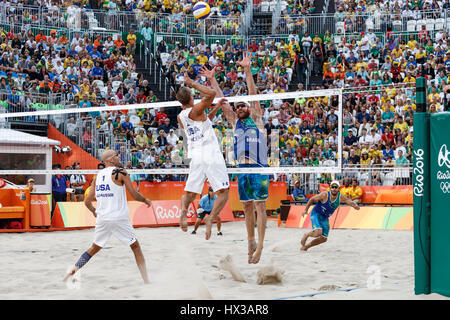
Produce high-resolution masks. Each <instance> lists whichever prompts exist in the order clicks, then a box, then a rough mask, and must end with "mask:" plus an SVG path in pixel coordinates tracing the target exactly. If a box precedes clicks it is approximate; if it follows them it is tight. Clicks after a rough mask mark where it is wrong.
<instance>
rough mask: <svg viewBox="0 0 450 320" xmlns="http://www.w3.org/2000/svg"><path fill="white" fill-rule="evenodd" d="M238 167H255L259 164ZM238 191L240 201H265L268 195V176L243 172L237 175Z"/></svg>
mask: <svg viewBox="0 0 450 320" xmlns="http://www.w3.org/2000/svg"><path fill="white" fill-rule="evenodd" d="M239 167H240V168H241V167H252V168H254V167H257V168H260V167H261V166H259V165H252V164H248V165H243V164H241V165H239ZM238 192H239V200H240V201H251V200H254V201H266V200H267V198H268V197H269V176H268V175H266V174H259V173H243V174H239V175H238Z"/></svg>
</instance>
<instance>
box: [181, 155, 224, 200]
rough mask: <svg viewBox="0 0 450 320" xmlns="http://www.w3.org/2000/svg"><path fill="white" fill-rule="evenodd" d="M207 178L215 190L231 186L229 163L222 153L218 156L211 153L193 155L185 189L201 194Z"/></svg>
mask: <svg viewBox="0 0 450 320" xmlns="http://www.w3.org/2000/svg"><path fill="white" fill-rule="evenodd" d="M206 179H208V181H209V183H210V184H211V187H212V189H213V191H214V192H216V191H218V190H221V189H228V188H229V186H230V181H229V179H228V173H227V165H226V164H225V160H224V159H223V156H222V154H220V153H219V154H217V155H216V156H214V155H213V154H211V155H210V157H207V156H206V157H203V156H201V157H193V158H192V160H191V163H190V166H189V176H188V179H187V181H186V187H185V188H184V190H185V191H188V192H194V193H198V194H201V193H202V191H203V184H204V183H205V180H206Z"/></svg>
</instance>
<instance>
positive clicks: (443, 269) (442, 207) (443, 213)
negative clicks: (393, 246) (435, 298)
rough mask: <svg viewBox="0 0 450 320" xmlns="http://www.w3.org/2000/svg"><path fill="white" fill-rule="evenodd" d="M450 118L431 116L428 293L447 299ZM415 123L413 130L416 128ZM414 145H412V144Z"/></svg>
mask: <svg viewBox="0 0 450 320" xmlns="http://www.w3.org/2000/svg"><path fill="white" fill-rule="evenodd" d="M449 125H450V114H449V113H436V114H432V115H431V116H430V132H431V134H430V177H431V181H430V185H431V188H430V193H431V204H432V205H431V220H430V226H431V244H432V245H431V257H430V260H431V268H430V269H431V277H430V282H431V292H436V293H439V294H442V295H445V296H450V272H449V270H450V251H449V249H448V247H449V243H450V232H449V231H448V230H449V226H450V214H449V212H450V209H449V208H450V136H449V129H448V128H449ZM416 126H417V125H416V123H415V122H414V128H416ZM414 142H415V141H414Z"/></svg>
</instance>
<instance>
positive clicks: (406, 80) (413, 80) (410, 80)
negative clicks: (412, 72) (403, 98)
mask: <svg viewBox="0 0 450 320" xmlns="http://www.w3.org/2000/svg"><path fill="white" fill-rule="evenodd" d="M403 83H413V84H415V83H416V78H414V77H413V76H409V77H408V76H406V77H405V79H403Z"/></svg>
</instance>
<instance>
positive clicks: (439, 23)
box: [434, 18, 445, 30]
mask: <svg viewBox="0 0 450 320" xmlns="http://www.w3.org/2000/svg"><path fill="white" fill-rule="evenodd" d="M444 24H445V19H442V18H439V19H436V20H435V21H434V29H435V30H441V29H444Z"/></svg>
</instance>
